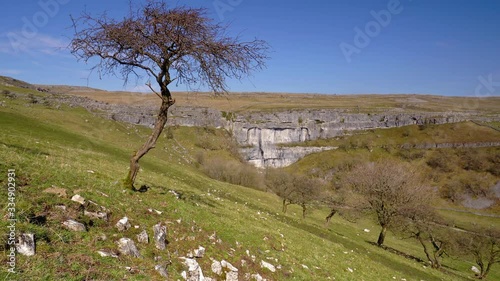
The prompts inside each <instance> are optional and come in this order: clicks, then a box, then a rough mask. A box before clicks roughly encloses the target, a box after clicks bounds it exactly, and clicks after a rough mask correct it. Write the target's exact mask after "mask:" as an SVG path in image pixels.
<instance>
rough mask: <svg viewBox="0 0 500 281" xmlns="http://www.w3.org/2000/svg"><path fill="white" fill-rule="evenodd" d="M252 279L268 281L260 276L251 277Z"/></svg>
mask: <svg viewBox="0 0 500 281" xmlns="http://www.w3.org/2000/svg"><path fill="white" fill-rule="evenodd" d="M251 278H253V280H255V281H265V280H266V279H264V278H262V276H260V274H258V273H257V274H252V275H251Z"/></svg>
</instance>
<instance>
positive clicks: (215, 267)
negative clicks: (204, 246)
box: [211, 260, 222, 276]
mask: <svg viewBox="0 0 500 281" xmlns="http://www.w3.org/2000/svg"><path fill="white" fill-rule="evenodd" d="M211 268H212V272H213V273H215V274H217V275H219V276H220V275H221V274H222V265H221V263H220V262H219V261H216V260H214V261H213V262H212V266H211Z"/></svg>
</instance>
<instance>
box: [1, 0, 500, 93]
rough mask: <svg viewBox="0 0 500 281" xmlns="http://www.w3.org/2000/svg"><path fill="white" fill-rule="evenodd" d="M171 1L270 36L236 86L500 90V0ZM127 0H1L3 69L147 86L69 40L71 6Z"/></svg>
mask: <svg viewBox="0 0 500 281" xmlns="http://www.w3.org/2000/svg"><path fill="white" fill-rule="evenodd" d="M136 1H143V0H136ZM166 1H167V3H168V2H171V3H173V4H174V5H182V4H185V5H189V6H194V7H199V6H203V7H206V8H208V9H209V11H210V13H211V15H212V16H213V18H214V19H215V20H216V21H221V22H227V23H231V32H234V34H242V36H243V37H244V38H245V37H248V38H253V37H257V38H259V39H264V40H266V41H268V43H269V44H270V45H271V47H272V51H271V53H270V57H271V59H270V60H269V61H268V63H267V68H266V69H264V70H263V71H261V72H258V73H255V74H254V75H253V76H252V77H250V78H249V79H248V80H245V81H243V82H239V81H229V83H228V84H229V86H230V90H231V91H244V92H293V93H325V94H351V93H408V94H413V93H417V94H440V95H470V96H474V95H476V96H477V95H481V96H487V95H490V96H491V95H495V96H498V95H500V29H499V28H500V16H499V15H500V1H498V0H399V1H398V0H329V1H327V0H322V1H303V0H301V1H298V0H275V1H272V0H174V1H168V0H166ZM128 3H129V0H113V1H104V0H26V1H2V3H1V4H0V7H1V10H2V17H0V75H7V76H12V77H15V78H18V79H22V80H26V81H28V82H32V83H43V84H70V85H81V86H87V85H88V86H90V87H96V88H101V89H106V90H123V89H127V90H130V89H136V90H140V89H144V86H143V84H144V82H145V81H139V82H138V84H136V83H134V81H133V82H132V84H129V85H126V86H124V85H123V81H121V80H119V79H117V78H115V77H103V78H102V79H100V78H99V76H98V75H97V73H92V74H90V75H89V71H88V69H89V68H90V67H91V66H92V65H86V64H84V63H83V62H78V61H77V60H76V59H75V58H74V57H73V56H72V55H71V54H70V53H69V52H68V51H67V50H65V49H64V47H65V46H67V44H68V42H69V40H70V39H71V36H72V30H71V28H69V27H70V25H71V21H70V15H74V16H77V15H79V14H80V13H81V11H83V10H84V9H86V10H87V11H90V12H92V13H94V14H98V13H101V12H102V11H105V10H106V11H108V14H109V15H111V16H114V17H122V16H124V15H125V14H126V13H127V11H128ZM497 81H498V82H497ZM176 89H177V90H187V88H186V86H184V85H181V86H179V88H176ZM174 90H175V89H174ZM202 90H203V89H202Z"/></svg>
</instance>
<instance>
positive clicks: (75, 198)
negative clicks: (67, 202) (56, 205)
mask: <svg viewBox="0 0 500 281" xmlns="http://www.w3.org/2000/svg"><path fill="white" fill-rule="evenodd" d="M71 201H74V202H77V203H80V205H84V204H85V198H83V197H82V196H80V194H75V195H73V197H71Z"/></svg>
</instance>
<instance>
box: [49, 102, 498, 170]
mask: <svg viewBox="0 0 500 281" xmlns="http://www.w3.org/2000/svg"><path fill="white" fill-rule="evenodd" d="M58 99H59V100H60V101H62V102H65V103H68V104H70V105H75V106H83V107H85V108H87V109H89V110H91V111H94V112H95V111H96V110H98V111H99V112H101V114H103V115H104V116H105V117H108V118H110V119H113V120H117V121H122V122H127V123H132V124H139V125H143V126H148V127H152V126H153V124H154V121H155V117H156V114H157V110H158V109H157V108H154V107H145V106H123V105H113V104H107V103H101V102H97V101H94V100H90V99H87V98H80V97H73V96H59V97H58ZM374 112H375V113H359V112H358V113H356V112H352V111H348V110H342V109H314V110H283V111H279V112H248V113H232V112H221V111H218V110H215V109H212V108H202V107H180V106H174V107H172V108H171V110H170V112H169V121H168V124H169V125H179V126H196V127H215V128H223V129H226V130H227V131H229V132H231V133H232V134H233V136H234V138H235V139H236V141H237V142H238V143H239V144H240V145H241V146H242V147H244V148H243V149H241V152H242V154H243V155H244V156H245V158H246V159H247V160H248V161H249V162H250V163H252V164H253V165H255V166H257V167H285V166H288V165H290V164H292V163H294V162H295V161H297V160H299V159H300V158H302V157H304V156H306V155H307V154H310V153H315V152H320V151H324V150H328V149H335V148H334V147H299V146H297V147H289V146H287V147H280V146H279V145H280V144H291V143H301V142H304V141H308V140H316V139H320V138H332V137H336V136H341V135H345V134H349V133H351V132H353V131H357V130H368V129H375V128H392V127H400V126H407V125H413V124H417V125H418V124H445V123H455V122H462V121H467V120H478V121H479V120H480V121H500V116H499V115H496V116H493V117H488V118H486V117H481V116H478V115H475V114H473V113H450V112H412V113H408V112H403V111H402V110H398V109H388V110H386V111H382V110H381V109H378V110H377V111H376V110H374Z"/></svg>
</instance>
